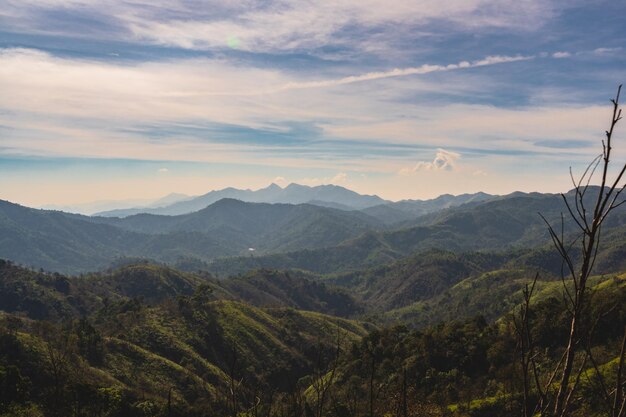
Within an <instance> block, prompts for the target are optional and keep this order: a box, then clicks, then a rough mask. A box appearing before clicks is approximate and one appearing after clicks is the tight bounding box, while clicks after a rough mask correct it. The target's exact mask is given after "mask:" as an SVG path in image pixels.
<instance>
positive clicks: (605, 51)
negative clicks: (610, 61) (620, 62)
mask: <svg viewBox="0 0 626 417" xmlns="http://www.w3.org/2000/svg"><path fill="white" fill-rule="evenodd" d="M621 50H622V48H621V47H617V48H596V49H594V50H593V53H594V54H596V55H608V54H612V53H615V52H619V51H621Z"/></svg>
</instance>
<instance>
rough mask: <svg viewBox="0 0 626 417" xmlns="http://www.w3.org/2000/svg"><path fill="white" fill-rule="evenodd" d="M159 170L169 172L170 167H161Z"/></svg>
mask: <svg viewBox="0 0 626 417" xmlns="http://www.w3.org/2000/svg"><path fill="white" fill-rule="evenodd" d="M159 172H169V169H167V168H159Z"/></svg>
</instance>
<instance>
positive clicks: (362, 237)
mask: <svg viewBox="0 0 626 417" xmlns="http://www.w3.org/2000/svg"><path fill="white" fill-rule="evenodd" d="M271 188H273V189H276V190H279V189H280V188H279V187H271ZM287 188H289V187H287ZM287 188H286V189H287ZM292 188H293V187H292ZM286 189H285V190H286ZM323 189H326V188H323ZM332 189H333V190H335V191H336V190H337V189H338V188H332ZM280 190H282V189H280ZM340 192H343V191H341V190H340ZM376 207H381V206H374V207H372V208H367V209H364V210H341V209H336V208H330V207H322V206H318V205H314V204H284V203H275V204H269V203H249V202H243V201H239V200H235V199H229V198H224V199H221V200H219V201H217V202H215V203H213V204H211V205H209V206H207V207H204V208H202V209H200V210H198V211H194V212H191V213H187V214H181V215H156V214H136V215H131V216H127V217H124V218H120V217H101V216H91V217H90V216H82V215H77V214H68V213H63V212H58V211H47V210H37V209H31V208H27V207H23V206H19V205H16V204H13V203H9V202H0V232H1V238H0V258H6V259H10V260H13V261H16V262H20V263H23V264H26V265H30V266H33V267H37V268H44V269H48V270H53V271H60V272H66V273H76V272H87V271H93V270H97V269H101V268H104V267H107V266H109V265H111V264H112V263H114V262H116V261H119V260H120V259H122V258H144V259H152V260H155V261H159V262H169V263H172V264H175V263H177V262H179V261H181V260H184V259H187V260H193V259H195V260H197V262H196V264H197V263H200V264H202V263H207V262H208V263H209V266H207V267H206V269H209V270H211V271H213V272H215V273H217V274H219V275H220V276H223V275H230V274H236V273H242V272H246V271H248V270H251V269H254V268H259V267H264V268H279V269H284V268H299V269H303V270H308V271H311V272H314V273H330V272H341V271H350V270H354V269H360V268H363V267H369V266H376V265H381V264H385V263H388V262H391V261H394V260H397V259H400V258H401V257H404V256H408V255H410V254H412V253H414V252H419V251H424V250H429V249H433V248H435V249H436V248H439V249H446V250H452V251H456V252H461V251H470V250H471V251H476V250H507V249H514V248H528V247H535V246H538V245H542V244H545V243H547V242H548V241H549V235H548V233H547V230H546V227H545V224H544V223H543V221H542V219H541V217H540V216H539V215H538V213H542V214H543V215H544V216H545V217H546V218H547V219H549V220H550V221H553V222H557V221H558V220H559V218H560V215H561V212H562V211H563V210H564V205H563V202H562V200H561V198H560V196H558V195H554V194H539V193H530V194H525V193H513V194H510V195H508V196H500V197H494V196H487V195H485V194H475V195H464V196H457V197H453V196H442V197H439V198H438V199H435V200H430V201H404V202H399V203H385V205H383V206H382V207H386V208H387V209H388V210H387V209H381V211H379V212H378V213H372V211H373V210H372V209H373V208H376ZM420 207H421V208H420ZM409 209H410V210H412V212H413V213H414V214H413V216H412V217H409V218H408V220H407V217H406V215H408V213H409ZM383 210H386V211H384V213H383ZM398 211H400V212H401V213H403V214H402V215H401V216H398V217H396V218H395V219H394V218H392V217H390V216H391V215H392V214H393V213H396V212H398ZM368 213H370V214H368ZM418 213H427V214H422V215H421V216H420V215H419V214H418ZM372 214H378V216H377V217H376V216H374V215H372ZM624 224H626V216H625V215H624V210H623V207H622V208H621V210H619V211H617V212H616V213H615V215H613V217H612V219H611V223H609V224H608V226H610V227H611V228H613V229H616V230H617V229H619V228H620V227H622V226H623V225H624ZM570 226H571V225H568V227H570ZM570 230H572V229H566V230H565V231H570ZM611 230H612V229H607V230H606V233H610V232H611ZM192 263H193V262H192Z"/></svg>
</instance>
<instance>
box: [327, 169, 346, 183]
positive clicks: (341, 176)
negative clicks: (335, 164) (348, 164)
mask: <svg viewBox="0 0 626 417" xmlns="http://www.w3.org/2000/svg"><path fill="white" fill-rule="evenodd" d="M347 181H348V174H346V173H345V172H339V173H338V174H337V175H335V176H334V177H332V178H331V179H330V181H328V182H329V183H330V184H335V185H340V184H345V183H346V182H347Z"/></svg>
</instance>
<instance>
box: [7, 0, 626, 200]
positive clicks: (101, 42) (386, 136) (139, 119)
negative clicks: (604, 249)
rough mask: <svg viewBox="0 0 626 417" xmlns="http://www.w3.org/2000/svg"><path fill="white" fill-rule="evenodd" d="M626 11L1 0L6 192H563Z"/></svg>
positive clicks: (405, 1)
mask: <svg viewBox="0 0 626 417" xmlns="http://www.w3.org/2000/svg"><path fill="white" fill-rule="evenodd" d="M624 17H626V2H623V1H596V0H585V1H579V0H572V1H568V2H564V1H551V0H421V1H411V0H385V1H376V0H317V1H310V0H290V1H283V0H263V1H252V0H240V1H230V0H219V1H212V0H209V1H201V0H172V1H162V0H150V1H148V0H132V1H121V0H0V199H5V200H9V201H13V202H17V203H20V204H24V205H29V206H34V207H40V206H44V205H48V204H59V205H63V204H65V205H68V204H79V203H86V202H91V201H101V200H107V201H108V200H125V199H134V200H142V199H147V200H149V199H156V198H159V197H162V196H164V195H166V194H169V193H171V192H178V193H184V194H190V195H198V194H203V193H206V192H208V191H210V190H213V189H220V188H224V187H228V186H234V187H238V188H252V189H257V188H261V187H265V186H267V185H269V184H270V183H272V182H274V183H277V184H279V185H281V186H284V185H287V184H289V183H291V182H296V183H300V184H306V185H319V184H336V185H341V186H345V187H347V188H350V189H353V190H355V191H357V192H360V193H365V194H377V195H380V196H381V197H383V198H386V199H391V200H400V199H425V198H432V197H436V196H438V195H440V194H444V193H451V194H461V193H469V192H477V191H484V192H489V193H493V194H506V193H509V192H513V191H518V190H520V191H541V192H559V191H566V190H567V189H569V188H571V184H570V182H569V181H570V180H569V167H572V169H573V170H574V172H575V173H576V172H580V171H581V170H582V169H584V166H585V165H586V163H587V162H589V161H590V160H591V159H593V157H595V156H596V154H598V153H599V152H600V149H601V143H600V141H601V139H602V138H603V134H604V130H605V129H606V128H607V127H608V123H609V122H610V115H611V114H610V112H611V109H610V102H609V99H610V98H612V97H614V95H615V92H616V90H617V86H618V85H619V84H620V83H623V82H625V81H626V25H625V24H624ZM625 132H626V128H623V127H622V129H621V130H619V129H618V131H617V135H616V137H615V139H614V140H615V156H616V159H618V160H619V158H620V157H621V158H622V159H621V160H624V159H626V144H624V143H623V142H624V141H625V140H626V134H625Z"/></svg>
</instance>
